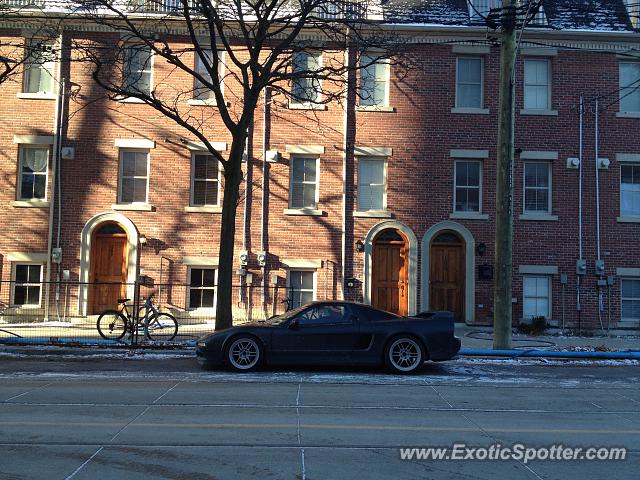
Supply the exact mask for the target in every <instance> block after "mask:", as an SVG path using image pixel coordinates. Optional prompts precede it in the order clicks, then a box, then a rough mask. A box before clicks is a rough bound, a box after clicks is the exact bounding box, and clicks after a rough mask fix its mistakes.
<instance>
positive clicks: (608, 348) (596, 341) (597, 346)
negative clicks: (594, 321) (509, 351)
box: [455, 323, 640, 352]
mask: <svg viewBox="0 0 640 480" xmlns="http://www.w3.org/2000/svg"><path fill="white" fill-rule="evenodd" d="M554 330H555V331H554ZM554 330H551V332H550V333H547V334H545V335H538V336H532V335H523V334H520V333H517V332H516V331H515V329H514V333H513V336H512V348H513V349H514V350H546V351H556V352H598V351H600V352H623V351H630V350H631V351H640V332H637V331H631V332H628V333H627V332H621V331H616V332H612V333H610V334H609V335H608V336H606V335H602V334H601V332H600V331H597V332H595V335H594V336H592V337H577V336H570V335H561V334H560V332H559V330H557V329H554ZM556 331H557V332H558V333H555V332H556ZM455 332H456V335H457V336H458V337H459V338H460V339H461V340H462V349H465V350H491V349H493V328H492V327H475V326H469V325H465V324H464V323H456V329H455Z"/></svg>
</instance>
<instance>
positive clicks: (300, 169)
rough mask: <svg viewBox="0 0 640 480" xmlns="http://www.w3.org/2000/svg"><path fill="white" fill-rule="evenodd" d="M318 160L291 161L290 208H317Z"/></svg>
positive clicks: (295, 158)
mask: <svg viewBox="0 0 640 480" xmlns="http://www.w3.org/2000/svg"><path fill="white" fill-rule="evenodd" d="M318 163H319V159H318V158H309V157H293V158H292V159H291V192H290V195H291V199H290V202H291V208H317V206H318Z"/></svg>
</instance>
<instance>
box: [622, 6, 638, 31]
mask: <svg viewBox="0 0 640 480" xmlns="http://www.w3.org/2000/svg"><path fill="white" fill-rule="evenodd" d="M624 3H625V5H626V7H627V12H628V13H629V20H631V25H632V26H633V28H638V24H639V20H640V2H639V1H638V0H624Z"/></svg>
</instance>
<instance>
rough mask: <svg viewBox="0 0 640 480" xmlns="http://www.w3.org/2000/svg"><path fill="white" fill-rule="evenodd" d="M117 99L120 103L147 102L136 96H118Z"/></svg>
mask: <svg viewBox="0 0 640 480" xmlns="http://www.w3.org/2000/svg"><path fill="white" fill-rule="evenodd" d="M116 101H118V102H120V103H140V104H144V103H147V102H145V101H144V100H141V99H139V98H136V97H118V98H116Z"/></svg>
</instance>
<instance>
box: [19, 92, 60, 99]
mask: <svg viewBox="0 0 640 480" xmlns="http://www.w3.org/2000/svg"><path fill="white" fill-rule="evenodd" d="M16 97H17V98H22V99H24V100H55V99H56V96H55V95H54V94H52V93H18V94H17V95H16Z"/></svg>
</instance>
